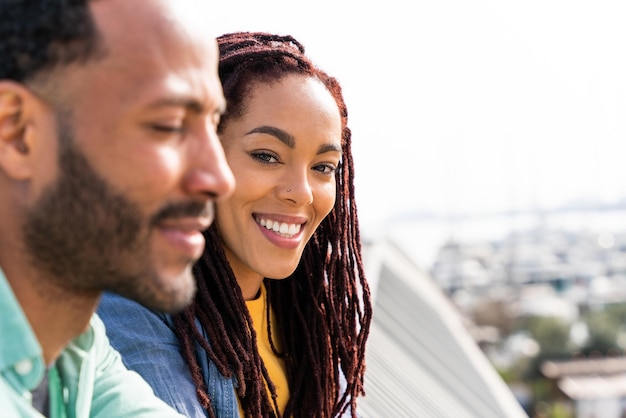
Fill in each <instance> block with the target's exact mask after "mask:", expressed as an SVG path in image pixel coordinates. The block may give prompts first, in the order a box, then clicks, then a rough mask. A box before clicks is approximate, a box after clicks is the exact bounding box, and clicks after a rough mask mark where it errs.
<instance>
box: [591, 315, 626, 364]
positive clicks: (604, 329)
mask: <svg viewBox="0 0 626 418" xmlns="http://www.w3.org/2000/svg"><path fill="white" fill-rule="evenodd" d="M584 322H585V323H586V324H587V328H588V329H589V340H588V342H587V344H586V345H585V347H584V348H583V352H584V353H585V354H588V353H591V352H599V353H601V354H607V353H608V352H610V351H615V350H618V351H619V350H621V347H620V346H619V344H618V342H617V337H618V332H619V330H620V328H622V327H623V326H624V325H625V324H626V304H623V303H620V304H615V305H609V306H607V307H606V308H605V309H603V310H601V311H590V312H588V313H587V314H586V315H585V318H584Z"/></svg>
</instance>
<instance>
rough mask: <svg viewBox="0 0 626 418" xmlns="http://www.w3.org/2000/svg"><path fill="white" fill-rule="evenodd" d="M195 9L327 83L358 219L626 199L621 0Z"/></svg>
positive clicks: (396, 0)
mask: <svg viewBox="0 0 626 418" xmlns="http://www.w3.org/2000/svg"><path fill="white" fill-rule="evenodd" d="M363 3H366V2H361V1H343V2H342V1H341V0H316V1H310V2H306V3H304V2H296V1H287V0H265V1H222V2H208V1H207V4H209V5H210V6H209V7H208V8H207V11H205V12H203V13H206V15H207V24H212V25H214V26H215V28H216V34H219V33H224V32H232V31H236V30H251V31H254V30H264V31H269V32H275V33H279V34H290V35H293V36H294V37H295V38H296V39H298V40H300V41H301V42H302V43H303V44H304V45H305V47H306V48H307V52H308V53H309V55H310V56H311V57H312V58H313V59H314V61H315V62H316V63H318V64H319V65H320V66H321V67H322V68H324V69H325V70H326V71H327V72H329V73H330V74H332V75H334V76H335V77H337V78H338V79H339V80H340V82H341V83H342V85H343V88H344V94H345V98H346V102H347V105H348V110H349V114H350V122H349V124H350V126H351V128H352V130H353V147H354V148H353V151H354V156H355V165H356V183H357V184H356V187H357V204H358V206H359V212H360V217H361V222H362V224H372V223H378V222H380V221H383V220H385V219H387V218H389V217H391V216H393V215H396V214H401V213H407V212H411V211H417V210H427V211H432V212H435V213H437V214H443V215H449V214H453V213H461V212H480V213H483V212H492V211H500V210H505V209H525V208H546V207H553V206H556V205H559V204H562V203H564V202H567V201H570V200H573V199H581V198H597V199H601V200H603V201H607V202H611V201H613V200H616V199H618V198H621V197H624V196H626V162H625V159H626V152H625V151H626V2H623V1H602V0H599V1H598V0H594V1H592V0H588V1H576V0H555V1H551V0H524V1H511V0H482V1H479V0H434V1H433V0H428V1H425V0H422V1H419V2H414V1H405V0H386V1H383V2H375V3H374V2H367V3H366V4H367V5H365V4H363Z"/></svg>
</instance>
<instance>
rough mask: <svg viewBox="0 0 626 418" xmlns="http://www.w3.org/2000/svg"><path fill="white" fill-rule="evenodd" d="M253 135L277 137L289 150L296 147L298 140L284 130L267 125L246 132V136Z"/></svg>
mask: <svg viewBox="0 0 626 418" xmlns="http://www.w3.org/2000/svg"><path fill="white" fill-rule="evenodd" d="M251 134H266V135H272V136H273V137H276V138H277V139H278V140H279V141H281V142H282V143H284V144H285V145H287V146H288V147H289V148H293V147H295V146H296V140H295V139H294V137H293V136H291V135H290V134H288V133H287V132H285V131H283V130H282V129H280V128H275V127H273V126H267V125H263V126H258V127H256V128H254V129H251V130H250V131H248V132H246V135H251Z"/></svg>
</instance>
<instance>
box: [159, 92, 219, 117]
mask: <svg viewBox="0 0 626 418" xmlns="http://www.w3.org/2000/svg"><path fill="white" fill-rule="evenodd" d="M148 107H150V108H160V107H182V108H185V109H187V110H189V111H191V112H193V113H197V114H202V113H204V112H205V111H207V108H206V106H205V105H204V104H203V103H201V102H200V101H199V100H197V99H194V98H192V97H188V96H168V97H163V98H161V99H158V100H155V101H154V102H152V103H150V104H149V106H148ZM225 111H226V102H225V101H224V100H220V101H219V102H218V103H216V106H215V113H218V114H220V115H222V114H224V112H225Z"/></svg>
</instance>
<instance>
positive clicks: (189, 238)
mask: <svg viewBox="0 0 626 418" xmlns="http://www.w3.org/2000/svg"><path fill="white" fill-rule="evenodd" d="M212 221H213V219H212V217H202V218H173V219H172V218H171V219H166V220H163V221H162V222H159V223H158V224H157V225H156V227H157V229H158V230H159V231H160V232H161V234H162V235H163V236H164V237H165V239H166V240H167V241H168V242H169V243H170V244H171V245H172V246H174V247H176V248H177V249H179V250H180V251H182V252H183V253H185V254H186V255H187V256H188V257H189V258H192V259H194V260H196V259H198V258H200V256H201V255H202V251H203V250H204V244H205V240H204V236H203V235H202V231H204V230H205V229H207V228H208V227H209V226H210V225H211V222H212Z"/></svg>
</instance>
